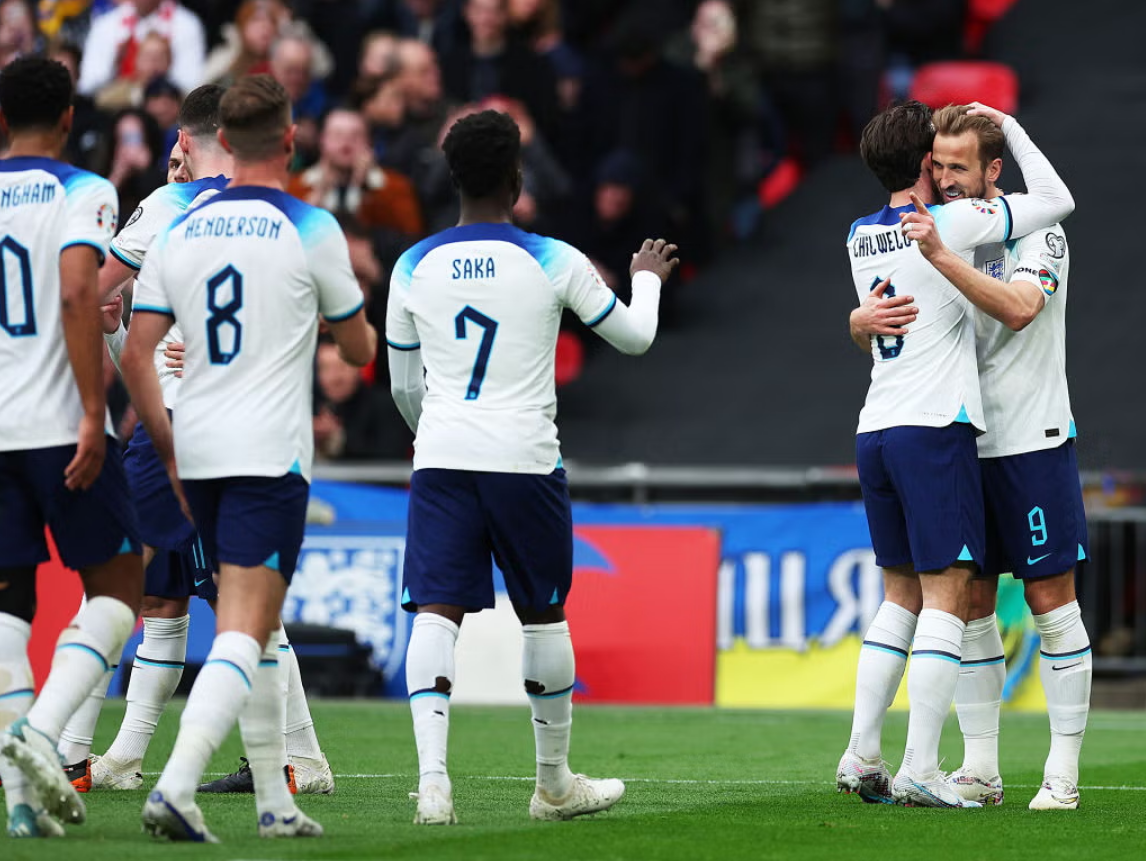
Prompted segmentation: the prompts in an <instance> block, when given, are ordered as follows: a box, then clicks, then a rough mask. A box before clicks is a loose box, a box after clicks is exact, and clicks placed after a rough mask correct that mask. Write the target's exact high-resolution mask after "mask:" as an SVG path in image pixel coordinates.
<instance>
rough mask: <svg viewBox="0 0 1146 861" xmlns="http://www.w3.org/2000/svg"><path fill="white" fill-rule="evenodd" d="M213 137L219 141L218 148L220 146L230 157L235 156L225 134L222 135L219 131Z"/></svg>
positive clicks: (221, 131)
mask: <svg viewBox="0 0 1146 861" xmlns="http://www.w3.org/2000/svg"><path fill="white" fill-rule="evenodd" d="M215 136H216V137H217V138H218V139H219V146H221V147H222V148H223V149H224V150H226V151H227V152H228V153H229V154H231V155H234V154H235V151H234V150H233V149H231V144H230V142H229V141H228V140H227V136H226V135H225V134H223V130H222V129H219V130H218V131H217V132H215Z"/></svg>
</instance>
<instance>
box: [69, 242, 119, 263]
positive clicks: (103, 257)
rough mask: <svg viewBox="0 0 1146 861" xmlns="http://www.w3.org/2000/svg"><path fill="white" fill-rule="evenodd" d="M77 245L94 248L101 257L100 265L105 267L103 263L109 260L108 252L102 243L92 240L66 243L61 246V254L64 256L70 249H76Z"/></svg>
mask: <svg viewBox="0 0 1146 861" xmlns="http://www.w3.org/2000/svg"><path fill="white" fill-rule="evenodd" d="M77 245H86V246H88V247H89V248H94V249H95V252H96V254H98V255H99V265H100V266H103V262H104V261H105V260H106V259H107V250H106V248H105V247H104V246H103V245H101V244H100V243H98V242H92V241H91V240H90V239H77V240H75V241H74V242H65V243H64V244H63V245H62V246H60V253H61V254H63V253H64V252H65V251H67V250H68V249H69V248H75V247H76V246H77Z"/></svg>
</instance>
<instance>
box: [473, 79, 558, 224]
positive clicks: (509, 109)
mask: <svg viewBox="0 0 1146 861" xmlns="http://www.w3.org/2000/svg"><path fill="white" fill-rule="evenodd" d="M480 107H481V108H482V109H483V110H485V109H491V110H495V111H501V112H502V113H504V114H509V116H511V117H513V121H514V122H515V123H517V127H518V129H520V130H521V170H522V179H523V183H522V189H521V195H520V196H519V197H518V198H517V203H515V204H514V206H513V217H514V221H515V222H516V223H517V225H518V226H519V227H521V228H522V229H523V230H528V231H530V232H532V233H542V234H545V235H553V234H555V233H560V232H562V228H563V227H564V226H565V225H566V224H567V223H568V222H567V219H564V218H562V215H563V213H564V209H565V206H566V205H567V204H568V203H569V200H570V197H571V196H572V192H573V180H572V179H571V178H570V176H569V174H568V173H567V172H566V171H565V168H563V167H562V166H561V163H560V162H559V161H558V160H557V158H556V156H554V154H553V150H551V149H550V148H549V145H548V143H546V141H545V140H544V139H543V138H542V137H541V136H540V135H538V133H537V126H536V124H535V123H534V122H533V118H532V117H531V116H530V115H529V112H528V111H527V110H526V109H525V105H523V104H522V103H521V102H518V101H515V100H513V99H506V98H503V97H501V96H494V97H492V98H489V99H486V100H485V101H484V102H482V103H481V106H480Z"/></svg>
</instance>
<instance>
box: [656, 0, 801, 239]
mask: <svg viewBox="0 0 1146 861" xmlns="http://www.w3.org/2000/svg"><path fill="white" fill-rule="evenodd" d="M665 55H666V57H668V59H669V60H670V61H673V62H676V63H678V64H679V65H682V66H691V67H693V68H695V69H696V70H697V71H698V72H699V73H700V74H701V75H703V76H704V83H705V87H706V89H707V91H708V101H709V105H710V109H709V111H708V113H707V118H708V127H707V129H706V130H705V138H706V139H707V141H708V160H707V164H706V166H705V181H704V183H703V189H704V194H705V212H706V214H707V216H708V218H709V225H708V235H709V236H710V237H712V238H713V239H714V241H716V242H719V241H720V240H721V239H722V238H724V237H725V236H727V235H728V234H729V233H730V230H731V224H732V220H731V215H732V213H733V211H734V208H736V207H737V206H740V208H741V209H743V210H745V211H746V212H747V214H748V215H751V214H752V213H753V212H755V213H758V212H759V210H760V205H759V203H758V201H757V195H756V186H757V184H758V183H759V181H760V179H761V178H762V177H763V175H764V173H765V169H766V168H771V167H772V166H773V165H774V163H775V161H776V159H777V155H778V153H777V152H776V149H777V148H778V145H779V142H778V141H774V140H770V141H769V142H768V144H767V145H765V143H764V142H763V141H762V134H761V133H762V131H763V129H764V128H765V127H766V126H765V123H764V119H763V117H764V112H763V110H762V106H763V105H764V94H763V92H762V91H761V88H760V84H759V75H758V73H757V71H756V69H755V67H754V65H753V63H752V61H751V58H750V57H749V56H748V55H747V52H746V51H745V50H744V49H743V48H742V47H741V45H740V40H739V32H738V24H737V19H736V13H735V11H734V9H733V7H732V4H731V3H730V2H729V0H704V2H702V3H701V4H700V5H699V6H698V7H697V9H696V14H695V15H694V16H693V20H692V24H691V25H690V26H689V28H688V29H687V30H686V31H683V32H681V33H679V34H677V35H676V36H675V37H674V38H672V39H671V40H670V41H669V43H668V45H667V46H666V48H665ZM753 221H754V219H750V218H749V219H747V222H748V224H750V223H752V222H753ZM738 223H740V224H743V223H744V221H743V220H740V219H738ZM745 229H747V225H746V226H743V227H740V228H739V231H741V232H742V231H743V230H745Z"/></svg>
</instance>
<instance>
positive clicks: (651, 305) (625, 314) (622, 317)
mask: <svg viewBox="0 0 1146 861" xmlns="http://www.w3.org/2000/svg"><path fill="white" fill-rule="evenodd" d="M675 252H676V246H675V245H672V244H669V243H666V242H665V241H664V240H663V239H657V240H655V241H654V240H652V239H646V240H645V241H644V243H642V245H641V249H640V251H638V252H637V253H636V254H634V255H633V262H632V264H631V265H630V266H629V275H630V277H631V278H632V279H633V299H632V302H630V303H629V304H628V305H625V304H624V303H622V302H618V301H617V297H616V295H615V294H614V293H613V292H612V291H611V290H609V288H608V287H606V286H605V285H604V282H602V281H601V280H600V276H599V275H597V274H596V272H593V276H594V277H593V279H592V280H593V281H595V282H596V283H597V284H599V285H600V287H599V289H597V290H594V291H593V293H600V291H601V290H603V291H604V292H605V293H606V294H608V296H609V297H610V298H609V301H608V303H607V304H605V305H604V307H603V308H602V310H600V311H598V312H597V314H596V316H594V317H593V318H591V319H586V317H585V316H584V315H583V314H581V310H582V309H583V308H584V307H585V300H586V299H588V300H589V301H590V302H591V303H592V304H598V305H600V304H602V303H599V302H594V301H593V300H594V298H599V297H594V296H593V293H590V294H589V295H588V296H584V294H582V298H580V299H575V301H576V303H577V304H575V305H572V306H571V307H573V310H574V311H576V312H578V316H580V317H581V319H582V321H584V322H585V324H586V325H587V326H589V328H591V329H592V330H593V331H594V332H596V333H597V334H598V335H600V336H601V337H602V338H604V339H605V340H606V341H608V342H609V343H610V344H611V345H612V346H613V347H615V348H616V349H617V350H619V351H620V352H622V353H624V354H625V355H627V356H640V355H643V354H644V353H645V352H647V351H648V349H649V347H651V346H652V343H653V339H654V338H656V335H657V322H658V314H659V309H660V300H661V285H663V284H664V282H665V281H667V280H668V277H669V276H670V275H671V274H672V271H673V270H674V269H675V268H676V267H677V266H678V265H679V264H680V260H679V259H678V258H676V257H674V256H673V255H674V254H675Z"/></svg>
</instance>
